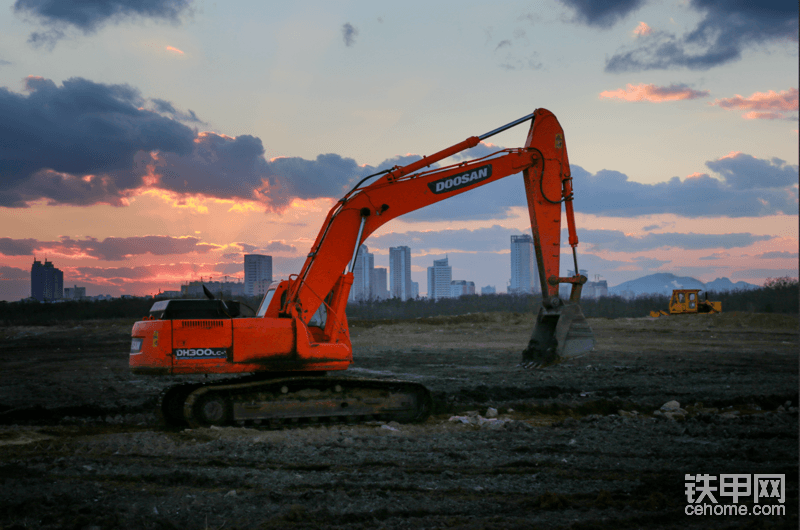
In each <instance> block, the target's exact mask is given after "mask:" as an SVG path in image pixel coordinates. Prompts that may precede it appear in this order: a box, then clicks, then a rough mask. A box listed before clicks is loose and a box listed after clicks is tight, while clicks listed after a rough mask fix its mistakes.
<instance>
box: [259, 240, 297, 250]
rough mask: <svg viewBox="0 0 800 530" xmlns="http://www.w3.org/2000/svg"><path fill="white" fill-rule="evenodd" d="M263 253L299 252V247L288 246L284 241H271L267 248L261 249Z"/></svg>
mask: <svg viewBox="0 0 800 530" xmlns="http://www.w3.org/2000/svg"><path fill="white" fill-rule="evenodd" d="M261 248H262V252H291V253H294V252H297V247H295V246H294V245H287V244H286V243H284V242H283V241H270V242H269V243H268V244H267V245H266V246H264V247H261Z"/></svg>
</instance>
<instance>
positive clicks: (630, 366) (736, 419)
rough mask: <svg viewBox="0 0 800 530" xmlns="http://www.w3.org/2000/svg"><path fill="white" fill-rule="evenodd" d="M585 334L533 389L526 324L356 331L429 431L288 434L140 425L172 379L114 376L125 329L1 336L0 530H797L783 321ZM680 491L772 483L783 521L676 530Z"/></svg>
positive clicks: (738, 316)
mask: <svg viewBox="0 0 800 530" xmlns="http://www.w3.org/2000/svg"><path fill="white" fill-rule="evenodd" d="M590 324H591V326H592V328H593V329H594V331H595V334H596V337H597V346H596V350H595V351H594V352H592V353H591V354H588V355H586V356H585V357H582V358H580V359H575V360H571V361H569V362H565V363H563V364H561V365H558V366H555V367H552V368H548V369H546V370H542V371H525V370H522V369H520V368H519V367H518V366H517V363H518V362H519V361H520V352H521V350H522V348H523V347H524V346H525V344H526V343H527V340H528V338H529V334H530V331H531V330H532V326H533V317H532V316H530V315H515V314H489V315H465V316H462V317H447V318H434V319H420V320H417V321H412V322H404V323H392V322H372V323H361V324H357V325H354V326H353V327H352V334H353V343H354V357H355V364H354V365H353V366H352V367H351V369H350V370H349V372H348V374H349V375H350V376H352V377H370V378H392V379H407V380H413V381H417V382H420V383H423V384H425V385H426V386H427V387H428V388H430V389H431V391H432V392H433V395H434V398H435V404H434V407H435V412H434V415H433V416H432V417H431V418H430V419H429V420H427V422H425V423H424V424H418V425H399V424H394V423H390V424H380V423H378V422H375V423H374V424H370V425H346V424H337V425H328V426H317V427H305V428H300V429H294V430H289V429H285V430H258V429H255V428H241V427H225V428H210V429H194V430H190V429H185V430H178V429H173V430H170V429H166V428H163V427H161V426H159V425H158V423H157V421H156V418H155V416H154V414H153V413H152V410H153V407H154V405H155V398H156V396H157V394H158V393H159V392H160V391H161V390H162V389H163V388H165V387H166V386H168V385H171V384H174V383H175V382H176V381H180V380H184V379H183V378H177V377H176V378H149V377H145V376H134V375H132V374H130V373H129V371H128V367H127V362H128V353H127V351H128V349H129V345H130V338H129V337H130V327H131V325H132V322H131V321H104V322H82V323H73V324H69V325H65V326H61V327H55V328H54V327H47V328H34V327H27V328H21V327H6V328H0V369H1V370H2V371H1V372H0V373H1V374H2V377H1V378H0V529H6V530H7V529H12V528H13V529H21V528H52V529H56V528H59V529H60V528H74V529H92V530H95V529H107V528H180V529H184V528H189V529H191V528H202V529H206V528H209V529H212V528H213V529H219V528H226V529H228V528H262V529H270V528H276V529H277V528H282V529H283V528H428V529H430V528H455V529H477V528H493V529H502V530H510V529H516V528H519V529H523V528H524V529H528V528H572V529H590V528H608V529H611V528H614V529H616V528H792V529H796V528H797V527H798V413H797V405H798V318H797V317H796V316H795V317H789V316H780V315H764V314H747V313H727V314H720V315H701V316H697V317H666V318H660V319H651V318H639V319H617V320H609V319H591V320H590ZM673 401H676V402H678V403H677V404H675V403H673V404H671V405H668V406H666V407H665V410H664V411H662V406H664V405H665V404H668V403H669V402H673ZM670 407H672V410H670ZM675 407H679V408H675ZM490 408H491V409H496V410H497V411H498V416H497V418H490V417H491V416H493V415H494V414H493V413H492V411H490V410H489V409H490ZM687 474H688V475H692V476H693V477H696V476H697V475H701V474H708V475H711V476H713V477H714V478H718V477H719V475H721V474H740V475H746V476H748V477H752V475H753V474H783V475H785V499H784V502H783V503H782V504H780V503H779V499H775V498H769V499H765V498H762V499H761V500H760V504H762V505H763V504H764V503H767V504H771V505H776V506H782V507H783V510H784V514H783V515H758V516H757V515H686V508H687V497H686V493H685V490H686V482H687V480H686V478H685V475H687ZM692 484H695V483H694V482H692ZM696 484H697V486H698V487H700V486H701V485H702V484H701V483H696ZM710 484H711V485H712V486H719V482H718V481H717V482H712V483H710ZM773 491H777V490H773ZM713 495H714V497H715V499H716V500H718V501H721V503H722V504H724V505H730V504H732V499H731V498H730V497H727V498H723V497H721V496H720V495H719V492H718V491H715V492H714V493H713ZM706 501H708V499H706ZM739 504H740V505H744V506H745V507H746V509H747V510H750V511H752V510H753V508H754V507H755V505H754V504H753V497H752V496H748V497H744V498H740V499H739ZM690 508H693V506H692V507H690ZM712 509H713V506H712Z"/></svg>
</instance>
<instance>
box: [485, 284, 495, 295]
mask: <svg viewBox="0 0 800 530" xmlns="http://www.w3.org/2000/svg"><path fill="white" fill-rule="evenodd" d="M496 293H497V290H496V289H495V288H494V285H487V286H486V287H481V294H496Z"/></svg>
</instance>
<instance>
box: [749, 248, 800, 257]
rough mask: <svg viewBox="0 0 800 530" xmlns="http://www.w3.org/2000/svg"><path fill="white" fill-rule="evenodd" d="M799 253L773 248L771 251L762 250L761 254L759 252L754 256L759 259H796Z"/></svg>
mask: <svg viewBox="0 0 800 530" xmlns="http://www.w3.org/2000/svg"><path fill="white" fill-rule="evenodd" d="M799 255H800V254H798V253H797V252H787V251H785V250H774V251H772V252H764V253H763V254H759V255H758V256H756V257H757V258H761V259H797V258H798V256H799Z"/></svg>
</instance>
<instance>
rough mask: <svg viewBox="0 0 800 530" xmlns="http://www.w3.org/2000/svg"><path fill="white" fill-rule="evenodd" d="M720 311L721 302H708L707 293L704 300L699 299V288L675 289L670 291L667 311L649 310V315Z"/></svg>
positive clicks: (659, 315)
mask: <svg viewBox="0 0 800 530" xmlns="http://www.w3.org/2000/svg"><path fill="white" fill-rule="evenodd" d="M721 312H722V302H709V301H708V293H706V299H705V300H700V289H675V290H673V291H672V298H670V300H669V313H667V312H666V311H664V310H661V311H650V316H651V317H661V316H669V315H687V314H697V313H721Z"/></svg>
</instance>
